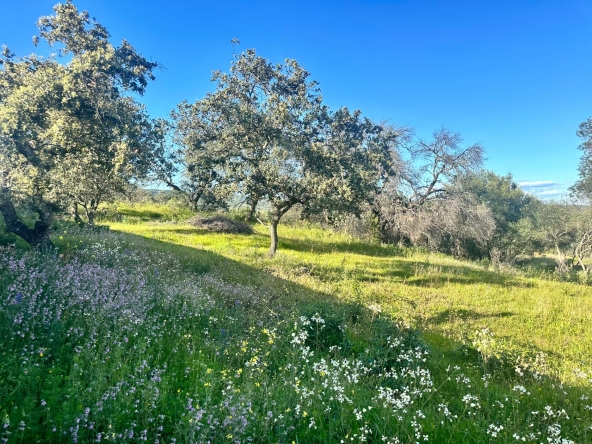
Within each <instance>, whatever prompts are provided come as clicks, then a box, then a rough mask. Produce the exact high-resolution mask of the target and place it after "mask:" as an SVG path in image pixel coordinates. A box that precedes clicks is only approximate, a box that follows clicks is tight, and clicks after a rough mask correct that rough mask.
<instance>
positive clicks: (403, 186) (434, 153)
mask: <svg viewBox="0 0 592 444" xmlns="http://www.w3.org/2000/svg"><path fill="white" fill-rule="evenodd" d="M433 136H434V138H433V140H432V141H431V142H425V141H423V140H421V139H416V140H415V141H413V137H412V135H411V132H410V130H404V131H403V137H401V140H404V141H408V142H407V143H406V144H403V145H402V149H401V152H402V154H403V155H404V156H402V159H400V160H399V161H398V162H397V165H398V167H397V168H396V171H397V172H398V174H397V176H396V177H394V178H391V179H390V180H389V181H388V182H385V184H384V187H383V188H382V189H381V191H380V195H379V196H377V198H376V200H375V202H376V203H375V205H374V207H373V211H374V213H375V214H376V215H377V217H378V219H379V221H380V228H381V231H382V232H381V237H382V239H383V241H398V242H404V241H405V240H409V238H408V237H407V235H406V234H405V233H404V232H403V231H400V228H401V221H402V220H403V219H407V218H408V216H407V215H406V214H407V213H415V212H417V211H418V210H419V209H421V208H422V207H424V206H425V205H426V204H428V203H430V202H437V201H440V200H442V199H446V198H447V197H448V196H449V195H450V194H451V193H452V191H453V188H452V187H451V186H450V185H451V184H452V182H453V181H454V178H455V177H457V176H458V175H461V174H466V173H468V172H471V171H474V170H477V169H478V168H480V166H481V164H482V162H483V148H482V147H481V145H479V144H475V145H471V146H468V147H463V146H462V141H463V140H462V137H461V136H460V135H459V134H457V133H453V132H451V131H449V130H446V129H441V130H438V131H435V132H434V135H433Z"/></svg>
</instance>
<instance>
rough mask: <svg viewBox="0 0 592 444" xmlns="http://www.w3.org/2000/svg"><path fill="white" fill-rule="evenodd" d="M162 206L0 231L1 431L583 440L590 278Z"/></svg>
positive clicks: (108, 436)
mask: <svg viewBox="0 0 592 444" xmlns="http://www.w3.org/2000/svg"><path fill="white" fill-rule="evenodd" d="M115 216H117V217H115ZM183 217H184V216H183ZM177 219H180V220H177ZM182 220H183V218H180V217H178V218H175V217H174V215H171V214H170V211H168V210H164V209H161V208H158V207H150V208H148V207H139V206H138V207H135V208H132V207H129V208H128V207H126V208H120V210H118V211H117V215H115V214H110V215H107V217H105V218H104V219H103V221H102V222H101V224H102V226H100V227H98V228H95V229H82V228H79V227H76V226H74V225H69V224H63V225H60V227H59V228H58V229H56V230H55V231H54V235H53V237H52V239H53V240H54V242H55V243H56V245H57V246H58V248H59V250H58V253H52V254H45V255H40V254H38V253H34V252H32V251H27V250H26V249H24V248H20V247H14V246H5V247H0V248H1V249H0V295H1V299H0V304H1V307H2V308H1V311H0V349H1V359H0V381H1V383H2V390H1V391H0V418H2V422H3V425H2V428H1V429H0V439H2V440H3V442H22V443H28V442H80V443H82V442H102V441H111V442H143V441H149V442H160V443H170V442H177V443H181V442H196V443H202V442H211V443H218V442H233V443H244V442H255V443H267V442H269V443H277V442H280V443H331V442H334V443H341V442H377V443H378V442H386V443H415V442H422V443H423V442H433V443H483V442H486V443H488V442H500V443H506V442H532V443H571V442H576V443H587V442H592V399H590V396H592V393H591V389H592V352H591V350H592V331H591V330H590V327H589V326H590V325H591V322H592V288H591V287H590V286H588V285H584V284H582V283H576V282H562V281H561V280H560V279H555V278H554V275H553V274H552V273H548V272H546V271H544V270H540V273H539V272H538V271H536V270H533V269H530V270H528V272H523V271H521V270H516V269H509V268H508V269H501V270H499V269H492V268H489V267H487V266H486V265H487V264H479V263H472V262H463V261H459V260H455V259H452V258H449V257H446V256H443V255H438V254H433V253H427V252H425V251H421V250H414V249H405V248H399V247H396V246H389V245H378V244H376V243H371V242H363V241H361V240H358V239H355V238H353V237H351V236H347V235H344V234H341V233H337V232H333V231H331V230H324V229H321V228H319V227H317V226H314V225H310V224H303V223H300V224H294V225H283V226H280V229H279V235H280V245H279V250H278V254H277V255H276V257H275V258H273V259H269V258H268V257H267V256H266V252H267V248H268V242H269V238H268V234H267V228H266V227H264V226H262V225H259V224H257V225H255V226H254V228H255V230H256V232H255V234H253V235H250V236H247V235H227V234H215V233H209V232H205V231H203V230H198V229H196V228H194V227H192V226H191V225H188V224H186V223H184V222H183V221H182ZM5 240H6V239H5ZM537 273H538V274H537Z"/></svg>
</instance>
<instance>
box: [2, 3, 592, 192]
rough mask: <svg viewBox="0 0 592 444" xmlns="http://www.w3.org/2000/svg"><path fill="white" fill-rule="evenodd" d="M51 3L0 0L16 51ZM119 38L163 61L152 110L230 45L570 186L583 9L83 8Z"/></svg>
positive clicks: (591, 74)
mask: <svg viewBox="0 0 592 444" xmlns="http://www.w3.org/2000/svg"><path fill="white" fill-rule="evenodd" d="M56 2H57V1H56V0H25V1H20V2H15V1H13V0H10V1H7V0H0V6H1V8H2V9H1V10H2V16H3V20H2V23H1V24H0V43H4V44H7V45H8V46H9V47H10V48H11V50H12V51H13V52H15V53H16V54H18V55H25V54H30V53H32V52H35V51H40V49H35V48H34V47H33V45H32V43H31V37H32V36H33V35H34V34H35V33H36V27H35V22H36V20H37V18H38V17H39V16H41V15H49V14H51V13H52V10H51V7H52V6H53V5H54V4H55V3H56ZM75 4H76V5H77V6H78V8H79V9H86V10H88V11H89V12H90V14H91V15H92V16H94V17H96V18H97V20H98V21H99V22H100V23H101V24H103V25H104V26H106V27H107V29H108V30H109V31H110V32H111V34H112V36H113V38H114V40H115V41H119V40H121V39H122V38H126V39H128V40H129V41H130V42H131V43H132V45H134V46H135V47H136V48H137V49H138V50H139V51H140V52H142V54H143V55H144V56H146V57H148V58H150V59H152V60H157V61H159V62H160V63H161V64H162V65H163V66H164V67H165V69H163V70H162V71H160V72H158V73H157V80H156V82H154V83H153V84H152V85H150V87H149V89H148V91H147V93H146V96H145V97H144V98H143V101H144V102H145V104H146V106H147V108H148V110H149V112H150V113H151V114H152V115H153V116H165V115H167V114H168V112H169V111H170V110H171V109H172V108H174V107H175V106H176V104H177V103H179V102H180V101H181V100H184V99H187V100H189V101H194V100H195V99H198V98H201V97H202V96H203V95H204V94H205V93H206V92H207V91H209V90H211V89H212V88H213V85H212V84H211V83H210V81H209V78H210V74H211V71H212V70H214V69H221V70H228V68H229V66H230V61H231V59H232V51H233V48H232V45H231V43H230V40H231V39H232V38H234V37H236V38H238V39H239V40H240V41H241V45H240V47H239V48H238V49H237V50H238V51H242V50H245V49H248V48H255V49H256V50H257V53H258V54H259V55H261V56H263V57H266V58H268V59H270V60H272V61H274V62H281V61H283V59H285V58H293V59H296V60H297V61H298V62H299V63H300V64H301V65H302V66H304V67H305V68H306V69H307V70H308V71H310V73H311V75H312V78H313V79H315V80H317V81H318V82H320V86H321V90H322V93H323V97H324V99H325V101H326V102H327V103H328V104H329V105H330V106H331V107H334V108H337V107H340V106H348V107H349V108H350V109H354V108H359V109H361V110H362V111H363V112H364V113H365V114H366V115H368V116H369V117H371V118H373V119H376V120H388V121H390V122H391V123H393V124H396V125H406V126H410V127H413V128H415V129H416V134H417V135H418V136H419V137H422V138H425V139H429V137H430V135H431V132H432V131H433V130H434V129H436V128H440V127H441V126H445V127H446V128H448V129H451V130H453V131H457V132H460V133H461V134H462V135H463V136H464V138H465V142H466V143H469V144H472V143H475V142H479V143H481V144H482V145H483V146H484V147H485V150H486V156H487V162H486V165H485V166H486V167H487V168H488V169H492V170H494V171H495V172H497V173H499V174H506V173H508V172H511V173H512V174H513V175H514V178H515V180H516V181H518V182H519V183H522V184H523V185H522V186H523V188H524V189H527V190H529V191H530V192H533V193H535V194H538V195H540V196H541V197H553V196H556V195H557V194H558V193H561V192H562V190H565V189H566V188H567V187H568V186H569V185H570V184H571V183H572V182H573V181H574V180H575V179H576V178H577V164H578V159H579V154H580V152H579V151H578V150H577V146H578V144H579V139H578V138H577V137H576V136H575V131H576V129H577V126H578V125H579V123H580V122H582V121H584V120H585V119H586V118H588V117H589V116H591V115H592V81H591V80H592V57H591V50H592V1H590V0H579V1H571V0H556V1H521V0H514V1H503V0H496V1H486V0H480V1H475V0H473V1H452V0H449V1H422V0H415V1H386V0H383V1H380V0H377V1H319V0H317V1H298V2H295V1H292V2H288V1H285V2H282V1H268V2H264V1H251V2H246V1H243V2H233V1H225V2H216V1H169V2H165V1H164V0H152V1H150V0H143V1H139V0H133V1H132V0H130V1H126V0H119V1H117V2H115V1H105V0H94V1H89V0H80V1H75Z"/></svg>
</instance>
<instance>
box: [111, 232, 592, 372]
mask: <svg viewBox="0 0 592 444" xmlns="http://www.w3.org/2000/svg"><path fill="white" fill-rule="evenodd" d="M110 226H111V228H112V229H113V230H117V231H123V232H129V233H134V234H137V235H140V236H145V237H149V238H153V239H158V240H161V241H165V242H170V243H174V244H178V245H184V246H188V247H193V248H201V249H206V250H208V251H212V252H215V253H217V254H219V255H221V256H224V257H227V258H229V259H233V260H236V261H239V262H242V263H244V264H247V265H250V266H254V267H256V268H258V269H263V270H265V271H267V272H270V273H272V274H274V275H275V276H278V277H281V278H284V279H287V280H290V281H293V282H295V283H298V284H300V285H303V286H305V287H307V288H310V289H311V290H313V291H320V292H324V293H329V294H331V295H334V296H336V297H339V298H341V299H342V300H344V301H357V302H360V303H362V304H366V305H367V304H371V303H378V304H380V305H381V309H382V310H383V312H385V313H389V314H390V315H392V316H395V317H397V318H403V319H405V320H407V321H408V322H411V323H412V325H414V326H415V327H418V328H421V329H424V330H429V331H437V332H442V333H445V334H446V335H447V336H450V337H452V338H454V339H456V340H462V339H463V338H465V337H466V336H467V335H468V334H470V333H471V332H473V331H474V330H476V329H477V328H480V327H488V328H490V329H491V330H492V331H493V333H494V335H495V336H496V337H497V338H498V340H499V342H500V346H504V347H506V348H508V349H509V350H513V351H515V352H518V351H519V350H525V351H526V350H528V351H530V352H533V351H538V352H542V353H545V354H547V355H548V361H549V372H550V373H551V374H552V375H553V376H555V377H558V378H560V379H561V380H563V381H566V382H568V381H569V382H575V381H574V380H573V369H574V368H582V367H584V368H587V369H592V367H591V365H592V362H591V361H592V331H591V330H590V328H589V326H590V325H592V288H590V287H588V286H583V285H577V284H574V283H565V282H553V281H546V280H540V279H534V278H527V277H523V276H520V275H519V274H517V273H511V272H502V273H500V272H496V271H493V270H491V271H490V270H485V269H483V268H482V267H480V266H479V265H477V264H474V263H469V262H463V261H458V260H455V259H452V258H449V257H446V256H443V255H438V254H427V253H418V252H412V251H408V250H401V249H399V248H396V247H392V246H379V245H369V244H365V243H362V242H358V241H356V240H355V239H352V238H351V237H348V236H346V235H342V234H339V233H334V232H331V231H326V230H322V229H319V228H316V227H312V226H308V227H291V226H280V229H279V235H280V247H279V253H278V255H277V257H276V258H275V259H271V260H270V259H268V258H267V257H266V256H265V252H266V251H267V247H268V236H267V232H266V227H264V226H262V225H256V226H255V229H256V234H255V235H252V236H233V235H223V234H215V233H206V232H204V231H199V230H196V229H194V228H192V227H191V226H188V225H182V224H181V225H166V224H152V223H146V224H138V225H133V226H132V225H129V224H119V223H111V224H110Z"/></svg>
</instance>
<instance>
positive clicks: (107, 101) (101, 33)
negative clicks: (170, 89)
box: [0, 1, 158, 239]
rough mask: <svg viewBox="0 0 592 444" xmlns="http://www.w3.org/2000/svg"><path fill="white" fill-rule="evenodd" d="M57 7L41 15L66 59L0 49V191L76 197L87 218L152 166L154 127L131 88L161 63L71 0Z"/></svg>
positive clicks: (41, 198)
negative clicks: (112, 35)
mask: <svg viewBox="0 0 592 444" xmlns="http://www.w3.org/2000/svg"><path fill="white" fill-rule="evenodd" d="M54 11H55V15H53V16H47V17H42V18H41V19H40V20H39V22H38V26H39V30H40V38H42V39H44V40H46V41H47V43H48V44H49V45H50V46H54V45H57V46H58V47H59V48H58V49H59V55H68V56H69V60H68V61H66V62H64V63H60V61H59V59H57V58H55V57H53V56H52V57H51V58H47V59H45V58H40V57H37V56H34V55H33V56H29V57H22V58H17V57H15V56H14V55H13V54H11V53H10V51H9V50H8V49H5V50H4V51H3V55H2V56H1V57H0V59H1V60H2V64H3V69H2V70H1V71H0V139H1V140H2V144H0V158H2V159H3V160H4V161H5V163H3V166H2V171H1V173H2V176H3V180H2V186H3V195H4V196H9V197H7V198H10V199H12V200H13V201H14V202H13V203H18V204H19V205H23V204H32V203H33V202H37V204H35V206H36V208H41V207H43V208H46V209H48V208H53V209H55V208H60V207H61V208H65V207H70V206H72V205H75V204H79V205H82V206H83V207H84V208H85V209H86V210H87V215H88V216H89V221H91V220H92V214H94V211H96V208H97V206H98V205H99V203H100V202H102V201H104V200H109V199H110V198H112V197H113V195H114V193H115V192H118V191H122V190H123V189H124V188H125V187H126V186H127V184H128V182H129V181H130V180H131V179H133V178H142V177H145V176H146V174H147V173H148V169H149V159H150V157H151V153H152V151H154V150H155V147H156V146H157V144H158V141H157V136H158V133H157V132H155V131H153V130H152V122H151V121H150V119H149V118H148V116H147V114H146V113H145V111H144V109H143V107H142V106H141V105H140V104H138V103H137V102H136V101H135V100H134V99H133V97H132V96H131V94H134V93H137V94H142V93H144V91H145V88H146V85H147V84H148V81H149V80H153V79H154V75H153V74H152V71H153V70H154V69H155V68H156V67H157V66H158V65H157V64H156V63H153V62H149V61H148V60H146V59H145V58H143V57H142V56H141V55H140V54H138V53H137V52H136V50H135V49H134V48H133V47H132V46H131V45H130V44H129V43H128V42H126V41H124V42H123V43H122V44H121V46H119V47H115V46H113V45H112V44H111V43H110V42H109V40H108V38H109V33H108V32H107V30H106V29H105V28H104V27H103V26H102V25H100V24H99V23H97V22H96V21H95V20H94V19H91V18H90V17H89V14H88V13H87V12H86V11H84V12H79V11H78V10H77V9H76V7H75V6H74V5H73V4H72V2H71V1H68V2H67V3H66V4H59V5H56V6H55V7H54ZM17 196H18V200H16V197H17ZM44 211H50V210H44ZM51 211H53V210H51ZM51 211H50V212H51ZM5 216H6V215H5ZM40 217H41V216H40ZM43 217H49V215H48V214H46V215H45V216H43ZM43 217H42V218H43ZM44 236H45V237H47V233H45V235H44ZM47 239H48V238H47Z"/></svg>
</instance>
